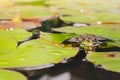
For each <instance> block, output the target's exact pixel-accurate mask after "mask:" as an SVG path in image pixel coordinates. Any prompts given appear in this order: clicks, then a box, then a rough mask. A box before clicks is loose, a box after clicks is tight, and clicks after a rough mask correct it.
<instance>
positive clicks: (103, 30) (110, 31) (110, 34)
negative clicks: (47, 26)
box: [55, 25, 120, 46]
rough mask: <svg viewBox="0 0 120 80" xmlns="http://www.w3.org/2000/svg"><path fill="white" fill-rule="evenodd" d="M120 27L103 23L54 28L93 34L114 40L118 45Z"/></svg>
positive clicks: (62, 30) (68, 31)
mask: <svg viewBox="0 0 120 80" xmlns="http://www.w3.org/2000/svg"><path fill="white" fill-rule="evenodd" d="M119 28H120V27H119V26H117V25H116V26H113V25H104V26H88V27H77V28H76V27H62V28H57V29H55V30H56V31H61V32H67V33H76V34H93V35H98V36H102V37H106V38H108V39H112V40H114V41H115V44H116V45H117V46H120V45H119V44H120V43H119V41H120V36H119V35H120V29H119Z"/></svg>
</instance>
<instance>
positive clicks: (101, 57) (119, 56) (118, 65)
mask: <svg viewBox="0 0 120 80" xmlns="http://www.w3.org/2000/svg"><path fill="white" fill-rule="evenodd" d="M111 56H112V57H111ZM87 59H88V60H90V61H92V62H93V63H95V64H96V65H98V64H100V65H102V67H103V68H105V69H108V70H112V71H117V72H120V53H119V52H92V53H90V54H88V55H87Z"/></svg>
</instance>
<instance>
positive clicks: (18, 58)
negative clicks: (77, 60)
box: [0, 40, 77, 68]
mask: <svg viewBox="0 0 120 80" xmlns="http://www.w3.org/2000/svg"><path fill="white" fill-rule="evenodd" d="M76 53H77V50H76V49H73V48H67V47H62V46H59V45H58V44H51V43H49V42H46V41H43V40H32V41H28V42H25V43H23V44H21V45H20V46H19V47H18V48H17V49H15V50H14V51H13V52H11V53H8V54H4V55H1V56H0V68H14V67H26V66H31V67H32V66H38V65H39V66H40V65H45V64H50V63H58V62H60V61H61V60H62V59H63V58H65V57H71V56H74V55H75V54H76Z"/></svg>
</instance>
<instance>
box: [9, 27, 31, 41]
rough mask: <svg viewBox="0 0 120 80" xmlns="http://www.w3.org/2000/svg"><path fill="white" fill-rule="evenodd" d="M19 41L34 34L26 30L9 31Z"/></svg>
mask: <svg viewBox="0 0 120 80" xmlns="http://www.w3.org/2000/svg"><path fill="white" fill-rule="evenodd" d="M7 33H8V34H10V35H11V36H12V37H13V38H14V39H16V40H17V41H20V40H24V39H25V38H28V37H30V36H31V35H32V33H30V32H27V31H25V30H24V29H20V28H16V29H14V30H9V31H7Z"/></svg>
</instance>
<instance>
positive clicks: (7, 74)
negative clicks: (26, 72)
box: [0, 69, 27, 80]
mask: <svg viewBox="0 0 120 80" xmlns="http://www.w3.org/2000/svg"><path fill="white" fill-rule="evenodd" d="M0 80H27V78H26V77H25V76H23V75H22V74H20V73H19V72H15V71H10V70H3V69H0Z"/></svg>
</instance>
